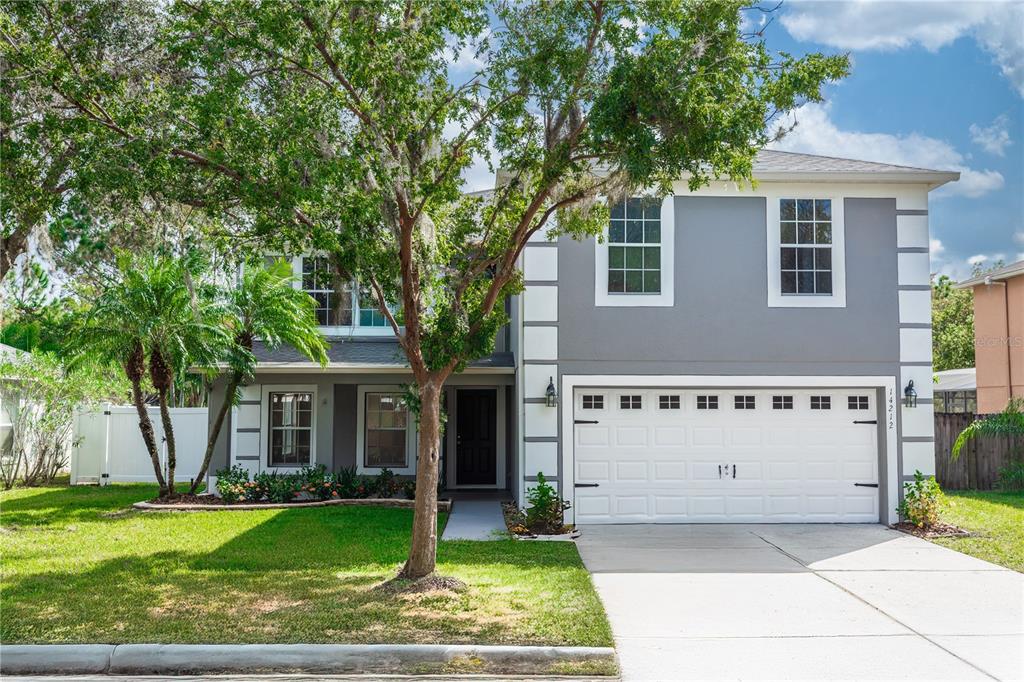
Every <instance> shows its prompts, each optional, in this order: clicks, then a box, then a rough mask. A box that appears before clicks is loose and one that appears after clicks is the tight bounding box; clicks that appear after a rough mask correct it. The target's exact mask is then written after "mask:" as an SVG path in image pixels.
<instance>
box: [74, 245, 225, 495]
mask: <svg viewBox="0 0 1024 682" xmlns="http://www.w3.org/2000/svg"><path fill="white" fill-rule="evenodd" d="M200 275H201V268H200V265H199V262H198V260H197V259H195V258H190V257H185V258H177V257H168V256H145V257H140V258H135V259H132V258H128V257H122V258H120V259H119V261H118V276H117V278H116V280H115V282H114V284H112V285H111V286H109V287H107V288H106V289H104V290H103V291H102V292H101V293H100V295H99V297H98V298H97V299H96V301H95V303H94V304H93V306H92V307H91V309H90V310H89V311H88V313H87V314H86V316H85V319H84V322H83V324H82V325H81V329H80V330H79V333H78V334H77V338H76V339H75V340H74V346H75V348H74V352H75V355H76V356H78V357H79V358H84V357H91V358H94V359H96V360H99V361H101V362H108V363H117V364H118V365H120V366H121V367H123V368H124V371H125V375H126V376H127V377H128V380H129V382H130V383H131V387H132V403H133V404H134V405H135V409H136V411H137V412H138V415H139V430H140V431H141V433H142V440H143V441H144V442H145V444H146V450H147V451H148V453H149V457H150V460H152V463H153V471H154V473H155V474H156V480H157V483H158V484H159V485H160V495H161V496H162V497H163V496H173V495H174V470H175V467H176V465H177V456H176V454H177V451H176V447H175V439H174V427H173V425H172V423H171V415H170V409H169V405H168V395H169V394H170V392H171V390H172V388H173V386H174V384H175V382H176V381H179V380H181V378H182V377H184V376H185V373H186V372H187V371H189V369H190V368H191V367H193V366H211V365H213V364H215V363H216V360H217V358H218V357H220V356H221V355H222V354H223V353H224V352H225V349H226V348H229V347H230V345H231V338H230V335H229V334H228V332H227V331H226V328H225V324H224V320H225V317H226V310H225V308H224V306H223V305H222V304H221V302H220V301H218V299H217V297H216V289H215V288H214V287H213V286H212V285H209V284H200V285H199V286H196V285H194V284H193V282H194V281H197V280H199V279H200V277H199V276H200ZM147 370H148V374H149V379H150V381H151V383H152V385H153V388H154V389H156V393H157V399H158V402H159V405H160V418H161V421H162V423H163V427H164V438H165V439H166V443H167V473H166V477H165V476H164V472H163V471H162V469H161V466H160V454H159V451H158V449H157V444H156V437H155V434H154V431H153V424H152V422H151V420H150V418H149V413H148V412H147V410H146V402H145V399H144V397H143V381H144V380H145V377H146V374H147Z"/></svg>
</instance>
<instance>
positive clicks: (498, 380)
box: [210, 371, 515, 473]
mask: <svg viewBox="0 0 1024 682" xmlns="http://www.w3.org/2000/svg"><path fill="white" fill-rule="evenodd" d="M514 380H515V376H514V375H513V374H483V373H475V374H462V375H456V376H453V377H451V378H450V379H449V381H448V384H447V385H448V386H494V387H497V388H498V390H501V391H505V395H506V400H505V405H506V413H510V412H513V411H514V410H513V409H512V404H513V403H512V402H511V401H512V398H511V396H512V393H511V387H512V385H513V382H514ZM411 382H412V376H411V375H408V374H394V373H390V374H379V373H378V374H350V373H331V372H327V371H325V372H315V373H277V372H273V373H269V372H264V373H257V374H256V376H255V377H254V379H253V382H252V383H254V384H260V385H261V386H274V385H279V386H289V385H290V386H294V385H315V386H316V387H317V402H316V408H315V409H316V428H315V431H316V436H315V437H316V452H317V453H318V454H317V460H318V461H319V462H321V463H324V464H327V465H328V466H329V467H330V468H331V469H332V470H334V471H337V470H338V469H341V468H344V467H350V466H354V465H355V464H356V458H357V454H358V453H357V452H356V430H357V428H358V427H357V401H358V387H359V385H377V386H399V385H402V384H408V383H411ZM223 399H224V382H223V381H222V380H218V381H217V382H215V384H214V386H213V388H212V390H211V392H210V414H211V421H212V415H213V414H214V413H215V410H216V409H217V408H218V407H219V406H220V405H221V403H222V401H223ZM229 419H230V413H229ZM506 419H508V420H510V423H512V424H513V425H514V417H513V416H511V415H508V414H507V415H506ZM230 437H231V425H230V424H229V423H225V425H224V428H223V431H222V432H221V436H220V438H219V439H218V441H217V445H216V448H215V450H214V457H213V460H212V462H213V463H212V464H211V467H210V469H211V473H213V472H214V471H216V470H217V469H221V468H223V467H225V466H227V464H228V462H229V444H230ZM514 444H515V431H514V426H513V427H512V428H506V448H507V450H506V452H507V453H508V454H507V456H506V468H509V467H513V468H514V463H509V460H510V459H512V458H513V457H514V454H513V453H514V452H515V449H514V447H515V445H514ZM324 452H330V453H331V456H330V458H325V457H323V455H322V454H321V453H324ZM260 458H261V459H260V463H261V465H262V464H264V463H265V460H266V453H265V452H263V453H261V455H260Z"/></svg>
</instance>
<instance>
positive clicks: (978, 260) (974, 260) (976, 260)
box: [967, 253, 988, 265]
mask: <svg viewBox="0 0 1024 682" xmlns="http://www.w3.org/2000/svg"><path fill="white" fill-rule="evenodd" d="M987 260H988V256H986V255H985V254H983V253H979V254H977V255H976V256H971V257H970V258H968V259H967V264H968V265H981V264H982V263H984V262H985V261H987Z"/></svg>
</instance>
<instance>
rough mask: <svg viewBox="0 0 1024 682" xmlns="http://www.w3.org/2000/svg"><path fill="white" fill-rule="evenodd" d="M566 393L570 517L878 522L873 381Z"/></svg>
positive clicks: (590, 519) (601, 521)
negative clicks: (569, 403) (569, 400)
mask: <svg viewBox="0 0 1024 682" xmlns="http://www.w3.org/2000/svg"><path fill="white" fill-rule="evenodd" d="M572 395H573V449H572V460H573V462H572V470H573V480H574V490H573V493H574V500H573V504H574V508H575V522H576V523H577V524H588V523H589V524H610V523H790V522H799V523H808V522H821V523H875V522H877V521H878V520H879V490H878V484H879V450H878V426H877V419H878V406H877V397H876V394H875V390H874V389H872V388H851V389H837V388H820V389H799V390H798V389H793V388H779V389H772V388H767V389H765V388H759V389H743V388H735V389H733V388H728V389H727V388H707V389H701V388H696V389H695V388H686V389H672V388H647V387H645V388H629V387H621V388H620V387H616V388H584V387H575V388H574V389H573V394H572Z"/></svg>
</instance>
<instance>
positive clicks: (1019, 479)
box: [997, 461, 1024, 492]
mask: <svg viewBox="0 0 1024 682" xmlns="http://www.w3.org/2000/svg"><path fill="white" fill-rule="evenodd" d="M997 486H998V487H999V489H1000V490H1009V491H1013V492H1021V491H1024V461H1016V462H1010V463H1009V464H1007V465H1006V466H1004V467H1002V468H1001V469H999V483H998V484H997Z"/></svg>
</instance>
